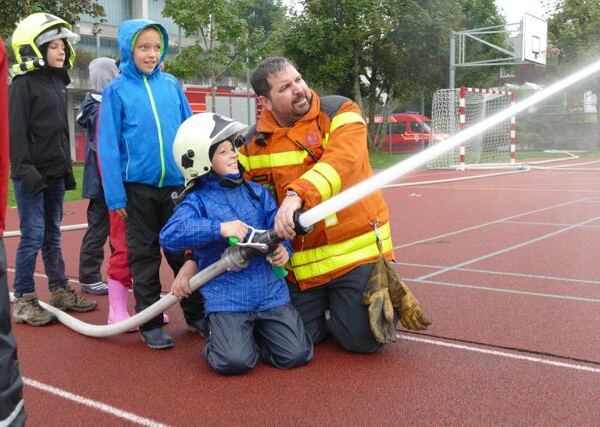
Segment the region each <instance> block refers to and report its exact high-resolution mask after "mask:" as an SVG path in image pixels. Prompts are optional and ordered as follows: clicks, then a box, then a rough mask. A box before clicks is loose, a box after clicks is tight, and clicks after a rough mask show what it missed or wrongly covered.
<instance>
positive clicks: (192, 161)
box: [173, 113, 248, 186]
mask: <svg viewBox="0 0 600 427" xmlns="http://www.w3.org/2000/svg"><path fill="white" fill-rule="evenodd" d="M247 128H248V126H247V125H245V124H243V123H240V122H237V121H235V120H232V119H230V118H228V117H224V116H220V115H218V114H214V113H200V114H196V115H193V116H191V117H189V118H188V119H187V120H186V121H184V122H183V123H182V124H181V126H179V129H178V130H177V135H176V136H175V142H174V143H173V157H174V158H175V163H176V164H177V166H178V167H179V170H180V171H181V173H182V174H183V177H184V179H185V185H186V186H187V185H188V183H189V182H190V181H192V180H194V179H196V178H198V177H201V176H202V175H205V174H207V173H208V172H209V171H210V168H211V163H210V157H209V153H208V152H209V150H210V147H211V146H213V145H216V144H218V143H219V142H221V141H223V140H225V139H229V140H230V141H231V142H232V143H233V145H234V147H235V146H236V144H235V141H234V138H232V137H236V136H238V135H239V134H240V133H241V132H243V131H245V130H246V129H247Z"/></svg>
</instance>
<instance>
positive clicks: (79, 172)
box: [8, 164, 83, 208]
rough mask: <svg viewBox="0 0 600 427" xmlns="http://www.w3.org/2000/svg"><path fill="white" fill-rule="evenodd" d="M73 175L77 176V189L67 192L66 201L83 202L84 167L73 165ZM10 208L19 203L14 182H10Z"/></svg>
mask: <svg viewBox="0 0 600 427" xmlns="http://www.w3.org/2000/svg"><path fill="white" fill-rule="evenodd" d="M73 173H74V174H75V181H77V188H76V189H75V190H71V191H67V192H66V194H65V200H66V201H68V202H70V201H73V200H81V181H82V180H83V165H79V164H77V165H73ZM8 207H9V208H16V207H17V202H15V195H14V192H13V185H12V180H9V181H8Z"/></svg>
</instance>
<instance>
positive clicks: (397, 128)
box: [390, 122, 406, 134]
mask: <svg viewBox="0 0 600 427" xmlns="http://www.w3.org/2000/svg"><path fill="white" fill-rule="evenodd" d="M390 129H391V132H392V133H400V134H402V133H404V132H406V123H405V122H400V123H390Z"/></svg>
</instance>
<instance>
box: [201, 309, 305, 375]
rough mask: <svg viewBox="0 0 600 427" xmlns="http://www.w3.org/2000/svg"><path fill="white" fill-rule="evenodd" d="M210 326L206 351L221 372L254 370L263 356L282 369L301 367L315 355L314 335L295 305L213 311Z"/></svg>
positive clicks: (205, 354) (209, 359) (206, 354)
mask: <svg viewBox="0 0 600 427" xmlns="http://www.w3.org/2000/svg"><path fill="white" fill-rule="evenodd" d="M208 327H209V330H210V334H209V336H208V339H207V341H206V346H205V347H204V353H203V354H204V357H205V358H206V360H207V362H208V364H209V365H210V367H211V368H213V369H214V370H215V371H216V372H218V373H220V374H226V375H227V374H229V375H231V374H241V373H243V372H245V371H247V370H249V369H252V368H254V367H255V366H256V363H257V362H258V358H259V356H260V357H261V358H262V359H263V361H265V362H266V363H268V364H270V365H272V366H275V367H276V368H280V369H290V368H293V367H296V366H300V365H303V364H305V363H308V362H310V361H311V360H312V358H313V345H312V341H311V339H310V336H309V335H308V334H307V333H306V331H305V329H304V325H303V324H302V319H300V316H299V315H298V312H297V311H296V310H295V309H294V306H292V305H291V304H284V305H282V306H279V307H275V308H273V309H271V310H266V311H257V312H243V313H228V312H219V313H210V314H209V315H208Z"/></svg>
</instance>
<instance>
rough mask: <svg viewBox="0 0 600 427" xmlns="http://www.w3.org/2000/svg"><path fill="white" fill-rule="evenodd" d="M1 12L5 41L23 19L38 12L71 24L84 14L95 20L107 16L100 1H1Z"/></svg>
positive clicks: (0, 18)
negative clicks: (54, 16) (51, 15)
mask: <svg viewBox="0 0 600 427" xmlns="http://www.w3.org/2000/svg"><path fill="white" fill-rule="evenodd" d="M0 10H2V14H0V35H2V37H3V38H4V39H7V38H8V36H10V35H11V34H12V32H13V31H14V30H15V28H16V26H17V23H18V22H19V21H20V20H21V19H23V18H25V17H26V16H28V15H30V14H32V13H36V12H47V13H51V14H53V15H56V16H59V17H61V18H62V19H64V20H65V21H67V22H68V23H70V24H73V23H75V22H77V21H79V17H80V16H81V15H83V14H87V15H90V16H91V17H93V18H102V17H103V16H105V14H104V8H103V7H102V6H101V5H100V4H98V0H78V1H62V0H0ZM100 21H101V19H100Z"/></svg>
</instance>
